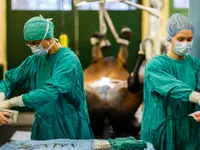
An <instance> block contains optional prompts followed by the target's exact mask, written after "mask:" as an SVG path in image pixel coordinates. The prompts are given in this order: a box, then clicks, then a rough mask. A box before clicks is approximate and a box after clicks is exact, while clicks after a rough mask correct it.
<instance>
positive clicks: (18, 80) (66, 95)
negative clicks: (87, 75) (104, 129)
mask: <svg viewBox="0 0 200 150" xmlns="http://www.w3.org/2000/svg"><path fill="white" fill-rule="evenodd" d="M19 86H24V87H26V88H27V89H28V90H29V91H30V92H29V93H27V94H24V95H23V97H22V99H23V102H24V104H25V106H27V107H29V108H33V109H34V110H35V121H34V123H33V127H32V135H31V138H32V139H34V140H47V139H58V138H60V139H61V138H70V139H91V138H93V133H92V130H91V126H90V121H89V115H88V109H87V103H86V95H85V90H84V81H83V71H82V67H81V64H80V61H79V59H78V58H77V57H76V55H75V54H74V53H73V52H72V51H71V50H70V49H67V48H64V47H61V48H60V49H59V51H58V52H57V53H55V54H53V55H48V56H35V55H32V56H30V57H28V58H27V59H26V60H25V61H24V62H23V63H22V64H21V65H20V66H19V67H17V68H15V69H12V70H10V71H8V72H7V73H6V76H5V79H4V80H2V81H1V83H0V91H2V92H4V93H5V95H6V97H8V96H9V94H10V93H11V92H12V90H13V89H14V88H17V87H19Z"/></svg>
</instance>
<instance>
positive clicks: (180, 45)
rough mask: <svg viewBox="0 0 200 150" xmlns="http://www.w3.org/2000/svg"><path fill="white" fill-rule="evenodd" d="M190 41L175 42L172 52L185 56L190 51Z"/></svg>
mask: <svg viewBox="0 0 200 150" xmlns="http://www.w3.org/2000/svg"><path fill="white" fill-rule="evenodd" d="M191 48H192V42H175V46H174V49H173V50H174V52H175V53H176V54H177V55H179V56H186V55H188V54H189V53H190V52H191Z"/></svg>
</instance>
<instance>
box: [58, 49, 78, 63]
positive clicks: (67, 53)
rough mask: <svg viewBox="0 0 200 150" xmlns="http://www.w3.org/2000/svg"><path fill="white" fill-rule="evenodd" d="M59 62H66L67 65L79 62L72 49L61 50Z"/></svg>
mask: <svg viewBox="0 0 200 150" xmlns="http://www.w3.org/2000/svg"><path fill="white" fill-rule="evenodd" d="M59 61H60V62H63V61H64V62H66V63H71V64H73V63H76V62H78V61H79V59H78V57H77V56H76V54H75V53H74V52H73V51H72V50H71V49H70V48H66V47H61V48H60V54H59Z"/></svg>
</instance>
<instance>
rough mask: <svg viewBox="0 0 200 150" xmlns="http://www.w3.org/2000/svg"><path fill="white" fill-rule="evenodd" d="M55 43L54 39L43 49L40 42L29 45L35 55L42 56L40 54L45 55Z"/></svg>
mask: <svg viewBox="0 0 200 150" xmlns="http://www.w3.org/2000/svg"><path fill="white" fill-rule="evenodd" d="M55 43H56V41H54V42H53V43H52V44H51V45H50V46H49V48H48V49H46V50H45V49H43V47H42V44H41V43H40V44H39V45H38V46H31V47H30V48H31V51H32V53H33V54H34V55H37V56H42V55H47V54H48V52H49V49H50V48H51V47H52V46H53V45H54V44H55Z"/></svg>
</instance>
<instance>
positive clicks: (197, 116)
mask: <svg viewBox="0 0 200 150" xmlns="http://www.w3.org/2000/svg"><path fill="white" fill-rule="evenodd" d="M189 116H191V117H193V118H194V120H196V121H197V122H200V111H196V112H194V113H192V114H190V115H189Z"/></svg>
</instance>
